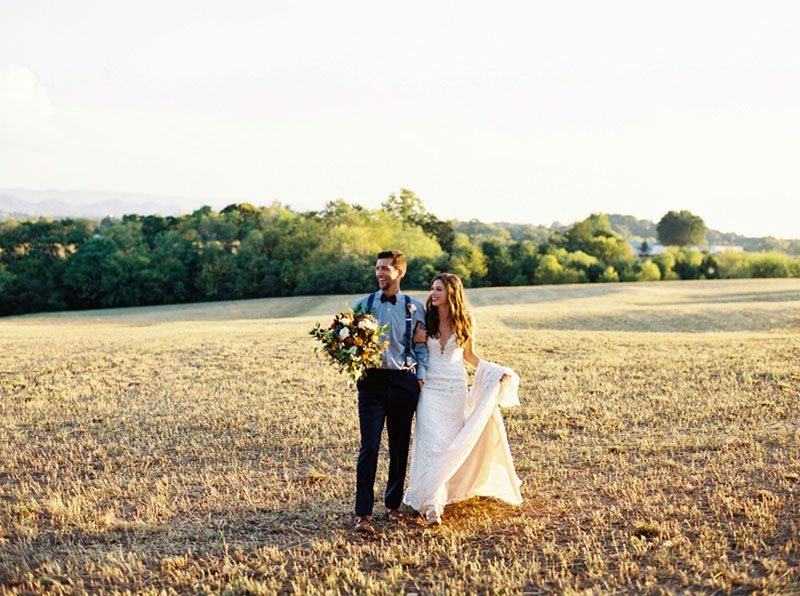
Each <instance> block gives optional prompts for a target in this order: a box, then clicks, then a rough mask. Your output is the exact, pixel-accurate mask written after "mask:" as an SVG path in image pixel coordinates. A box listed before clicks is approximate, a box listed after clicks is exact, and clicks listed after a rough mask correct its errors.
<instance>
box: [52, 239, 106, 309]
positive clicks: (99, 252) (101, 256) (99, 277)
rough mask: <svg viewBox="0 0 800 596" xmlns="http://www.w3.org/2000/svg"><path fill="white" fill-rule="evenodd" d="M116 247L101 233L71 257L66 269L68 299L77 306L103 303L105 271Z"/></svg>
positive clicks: (65, 280) (95, 306)
mask: <svg viewBox="0 0 800 596" xmlns="http://www.w3.org/2000/svg"><path fill="white" fill-rule="evenodd" d="M115 252H116V246H115V245H114V242H113V241H112V240H111V239H109V238H103V237H102V236H99V237H97V238H92V239H91V240H89V241H88V242H85V243H84V244H82V245H81V246H80V248H79V249H78V251H77V252H76V253H75V254H74V255H73V256H72V258H70V259H69V261H68V263H67V267H66V271H65V272H64V286H65V287H66V288H67V289H68V294H67V301H68V303H69V304H70V306H73V307H77V308H99V307H100V306H102V304H103V272H104V271H105V268H106V265H107V263H108V261H109V260H110V259H111V258H112V257H113V256H114V253H115Z"/></svg>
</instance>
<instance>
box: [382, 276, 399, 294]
mask: <svg viewBox="0 0 800 596" xmlns="http://www.w3.org/2000/svg"><path fill="white" fill-rule="evenodd" d="M378 287H379V288H380V290H381V291H382V292H386V291H391V290H392V289H394V290H395V291H397V290H399V289H400V280H399V279H384V280H383V281H381V280H380V279H379V280H378Z"/></svg>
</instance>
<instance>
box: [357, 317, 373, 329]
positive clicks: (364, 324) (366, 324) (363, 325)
mask: <svg viewBox="0 0 800 596" xmlns="http://www.w3.org/2000/svg"><path fill="white" fill-rule="evenodd" d="M375 327H376V325H375V321H370V320H369V319H364V320H362V321H359V323H358V328H359V329H369V330H370V331H371V330H372V329H375Z"/></svg>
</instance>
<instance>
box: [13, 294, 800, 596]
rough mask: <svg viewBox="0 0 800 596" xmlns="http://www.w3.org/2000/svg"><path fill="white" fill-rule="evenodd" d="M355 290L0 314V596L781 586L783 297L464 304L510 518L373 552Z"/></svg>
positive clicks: (790, 337) (787, 453)
mask: <svg viewBox="0 0 800 596" xmlns="http://www.w3.org/2000/svg"><path fill="white" fill-rule="evenodd" d="M351 299H352V297H346V296H334V297H327V298H319V297H312V298H293V299H268V300H252V301H241V302H228V303H213V304H201V305H185V306H169V307H154V308H136V309H119V310H108V311H94V312H84V313H59V314H52V315H37V316H25V317H16V318H8V319H2V320H0V436H2V441H0V591H3V592H10V593H15V592H41V591H48V592H53V593H61V592H81V591H90V592H98V591H117V590H119V591H124V590H131V591H134V592H152V593H156V592H160V591H161V590H164V589H166V590H167V591H173V590H174V591H177V592H197V591H212V592H216V591H229V592H233V593H274V592H287V591H295V592H325V591H331V592H334V593H335V592H337V591H341V592H356V591H359V592H365V593H383V592H393V593H396V592H403V591H406V592H430V593H442V592H453V593H461V592H473V593H474V592H481V591H492V592H494V591H504V592H515V593H516V592H521V591H527V592H531V593H540V592H548V591H556V592H579V591H586V592H653V593H659V592H682V591H692V592H707V593H710V592H715V591H720V592H734V593H737V592H751V591H763V592H770V593H787V592H795V593H797V592H800V570H799V569H798V561H799V560H800V513H799V512H800V280H742V281H713V282H711V281H709V282H662V283H655V284H645V283H638V284H608V285H592V286H558V287H537V288H514V289H483V290H475V291H472V292H470V300H471V303H472V304H473V306H474V314H475V315H476V318H477V320H478V337H477V341H478V348H479V352H480V353H482V355H483V356H484V357H486V358H488V359H490V360H494V361H496V362H500V363H504V364H507V365H509V366H512V367H513V368H515V369H516V370H517V371H518V372H519V373H520V375H521V377H522V387H521V399H522V402H523V403H522V407H521V408H517V409H514V410H509V411H507V412H505V413H504V415H505V419H506V424H507V428H508V433H509V440H510V442H511V450H512V453H513V455H514V458H515V462H516V465H517V470H518V473H519V475H520V477H521V478H522V480H523V482H524V485H523V496H524V497H525V502H524V504H523V505H522V506H520V507H517V508H513V507H510V506H506V505H504V504H502V503H499V502H497V501H493V500H490V499H474V500H471V501H467V502H465V503H462V504H459V505H458V506H456V507H452V508H448V509H447V510H446V512H445V523H444V525H443V526H442V527H441V528H437V529H435V530H428V529H426V528H424V527H423V526H422V525H421V524H420V523H419V522H417V521H416V520H414V519H410V520H409V521H407V522H406V523H405V524H403V525H391V524H389V523H388V522H387V521H386V520H385V519H383V518H381V517H379V519H378V522H379V527H380V532H379V533H378V534H377V535H376V536H374V537H370V538H363V537H361V536H356V535H353V534H352V533H351V531H350V528H351V526H352V516H351V510H352V501H353V495H354V481H355V458H356V454H357V450H358V430H357V416H356V410H355V395H354V393H353V392H351V391H349V390H348V389H347V387H346V384H345V380H344V379H343V378H342V377H340V376H338V375H337V374H336V373H335V371H334V369H333V368H331V367H329V366H327V365H326V364H325V363H324V362H322V361H321V360H317V359H316V358H315V357H314V356H313V355H312V353H311V349H312V339H311V338H310V337H309V336H307V335H306V331H307V330H308V329H309V328H310V327H311V325H312V324H313V323H314V322H315V321H317V320H325V319H328V318H329V316H330V315H331V314H332V313H333V311H335V310H337V309H339V308H340V307H342V306H346V305H347V304H349V303H350V302H351ZM384 453H385V452H384ZM378 478H379V481H378V484H377V486H376V488H378V490H379V491H380V490H381V485H382V483H383V482H384V481H385V478H386V461H385V458H384V457H383V456H382V458H381V468H380V469H379V474H378Z"/></svg>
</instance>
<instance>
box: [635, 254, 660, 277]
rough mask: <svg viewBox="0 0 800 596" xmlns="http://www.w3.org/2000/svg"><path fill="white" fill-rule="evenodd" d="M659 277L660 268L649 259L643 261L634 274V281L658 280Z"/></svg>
mask: <svg viewBox="0 0 800 596" xmlns="http://www.w3.org/2000/svg"><path fill="white" fill-rule="evenodd" d="M659 279H661V269H659V267H658V265H656V264H655V263H654V262H653V261H651V260H650V259H648V260H646V261H645V262H643V263H642V264H641V266H640V268H639V272H638V273H637V274H636V281H658V280H659Z"/></svg>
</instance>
